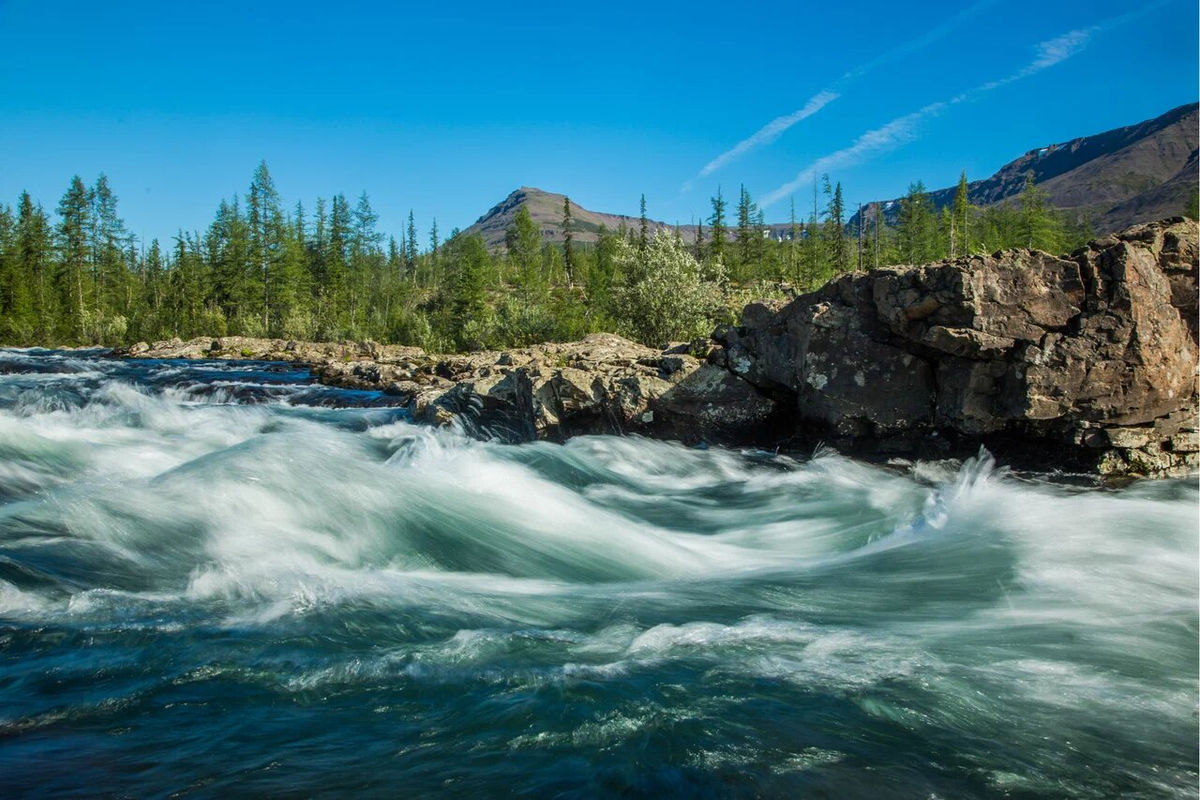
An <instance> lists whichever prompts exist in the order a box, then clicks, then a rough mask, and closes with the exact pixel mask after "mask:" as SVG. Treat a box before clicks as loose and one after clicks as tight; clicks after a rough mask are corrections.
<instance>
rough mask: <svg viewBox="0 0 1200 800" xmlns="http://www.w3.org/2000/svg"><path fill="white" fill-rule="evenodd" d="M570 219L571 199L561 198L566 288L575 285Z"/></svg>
mask: <svg viewBox="0 0 1200 800" xmlns="http://www.w3.org/2000/svg"><path fill="white" fill-rule="evenodd" d="M574 225H575V223H574V221H573V220H572V219H571V198H569V197H567V196H565V195H564V196H563V217H562V229H563V269H564V270H566V273H567V286H574V285H575V232H574Z"/></svg>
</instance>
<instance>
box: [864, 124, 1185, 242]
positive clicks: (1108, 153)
mask: <svg viewBox="0 0 1200 800" xmlns="http://www.w3.org/2000/svg"><path fill="white" fill-rule="evenodd" d="M1198 127H1200V113H1198V109H1197V104H1196V103H1192V104H1190V105H1185V106H1180V107H1179V108H1175V109H1172V110H1170V111H1168V112H1167V113H1165V114H1163V115H1162V116H1160V117H1156V118H1155V119H1151V120H1146V121H1145V122H1140V123H1138V124H1136V125H1129V126H1127V127H1124V128H1117V129H1115V130H1111V131H1106V132H1104V133H1099V134H1096V135H1094V136H1083V137H1081V138H1078V139H1072V140H1071V141H1069V142H1063V143H1061V144H1050V145H1046V146H1045V147H1039V148H1037V149H1036V150H1030V151H1029V152H1027V153H1026V154H1025V155H1023V156H1021V157H1020V158H1018V159H1016V160H1015V161H1011V162H1009V163H1008V164H1005V165H1004V166H1003V167H1001V168H1000V170H999V171H997V172H996V174H994V175H992V176H991V177H990V178H986V179H984V180H981V181H974V182H972V183H970V184H968V186H967V190H968V195H969V196H970V198H971V202H972V203H974V204H975V205H978V206H989V205H994V204H996V203H1000V202H1004V201H1005V200H1009V199H1011V198H1014V197H1016V196H1017V195H1019V194H1020V193H1021V189H1022V187H1023V186H1024V185H1025V174H1026V173H1027V172H1029V171H1030V170H1032V171H1033V175H1034V180H1036V181H1037V183H1038V185H1039V186H1040V187H1041V188H1042V189H1043V190H1044V191H1045V192H1046V194H1047V195H1048V197H1049V199H1050V202H1051V203H1053V204H1054V205H1055V206H1056V207H1058V208H1059V209H1060V210H1062V211H1064V212H1066V213H1068V214H1072V215H1076V216H1078V215H1082V214H1084V213H1086V214H1087V215H1088V216H1089V217H1090V218H1091V221H1092V226H1093V228H1095V230H1096V232H1097V233H1112V232H1114V231H1118V230H1124V229H1125V228H1128V227H1129V226H1130V225H1134V224H1136V223H1138V222H1148V221H1150V220H1155V219H1161V218H1162V217H1169V216H1172V215H1175V214H1178V213H1180V212H1181V211H1182V210H1183V209H1184V207H1185V206H1186V205H1187V202H1188V198H1189V197H1190V196H1191V194H1194V193H1195V192H1196V190H1197V186H1198V183H1200V181H1198V179H1197V145H1198V143H1200V142H1198V139H1200V136H1198V134H1197V130H1198ZM954 191H955V187H953V186H951V187H948V188H945V189H939V190H937V191H934V192H930V199H931V200H932V201H933V203H934V204H935V205H936V206H938V207H939V208H940V207H941V206H944V205H948V204H949V203H950V202H951V201H953V199H954ZM864 205H865V204H864ZM883 206H884V209H885V215H886V216H887V217H888V218H889V219H894V218H895V215H896V212H897V211H898V208H899V202H898V199H893V200H888V201H883ZM856 223H857V220H856V219H854V218H852V219H851V225H852V226H853V225H854V224H856Z"/></svg>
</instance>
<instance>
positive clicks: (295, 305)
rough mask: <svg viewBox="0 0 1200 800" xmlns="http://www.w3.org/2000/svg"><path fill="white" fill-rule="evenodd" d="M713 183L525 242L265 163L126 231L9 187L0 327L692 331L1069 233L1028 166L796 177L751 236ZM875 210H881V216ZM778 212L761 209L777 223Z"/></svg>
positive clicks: (105, 187)
mask: <svg viewBox="0 0 1200 800" xmlns="http://www.w3.org/2000/svg"><path fill="white" fill-rule="evenodd" d="M727 206H728V201H727V200H726V199H725V198H724V197H723V196H721V194H720V193H718V195H717V196H716V197H713V198H712V199H711V207H712V214H711V216H710V217H709V218H708V219H707V220H705V224H703V225H701V226H700V227H699V230H698V235H697V236H694V237H689V238H692V239H695V241H693V242H690V243H688V244H685V243H684V241H683V238H682V237H681V236H680V235H679V234H678V232H676V233H675V234H671V233H665V232H659V233H657V234H654V235H652V234H651V233H649V230H650V225H649V224H648V221H647V219H646V212H645V200H644V198H643V201H642V217H641V224H640V226H639V227H638V228H633V229H619V230H604V229H602V230H601V231H600V233H599V237H598V240H597V241H596V242H595V243H588V244H586V245H583V244H580V243H577V242H576V241H574V237H573V235H572V230H573V228H572V225H573V223H572V220H571V217H570V206H569V204H564V209H563V212H564V216H563V220H562V224H563V229H564V231H565V241H564V242H562V243H549V242H545V241H543V239H542V236H541V234H540V232H539V230H538V227H537V226H536V225H535V224H534V222H533V220H532V219H531V218H530V216H529V213H528V211H527V210H525V209H524V208H522V209H521V210H519V211H518V213H517V216H516V218H515V221H514V223H513V225H512V226H511V227H510V228H509V230H508V231H507V235H506V247H505V248H504V249H503V250H500V251H497V252H489V250H488V249H487V247H486V245H485V244H484V241H483V239H482V238H481V237H479V236H475V235H471V236H468V235H463V234H461V233H459V232H458V231H457V230H455V231H451V232H450V233H449V234H448V235H447V236H445V238H444V239H443V238H441V237H440V236H439V231H438V227H437V223H436V221H434V222H432V223H431V224H430V225H429V227H428V228H427V229H426V231H425V232H424V233H419V232H418V228H417V224H416V220H415V216H414V214H413V213H412V212H409V214H408V221H407V225H406V226H405V227H404V228H403V230H401V231H399V232H398V235H396V234H391V235H389V234H387V233H384V232H383V231H380V230H379V227H378V219H379V218H378V215H377V214H376V213H375V211H374V210H373V209H372V207H371V204H370V201H369V199H368V197H367V195H366V194H365V193H363V194H361V195H360V196H359V197H358V198H357V200H355V201H351V200H349V199H347V197H346V196H345V195H342V194H336V195H333V197H332V198H329V199H325V198H317V199H316V201H315V202H313V203H312V204H311V205H305V204H304V203H301V202H298V203H296V204H295V205H287V204H285V202H284V200H283V198H281V197H280V196H279V193H278V192H277V190H276V188H275V186H274V183H273V181H272V179H271V175H270V172H269V171H268V169H267V165H266V164H265V163H262V164H260V165H259V166H258V168H257V169H256V170H255V171H254V173H253V176H252V178H251V181H250V185H249V188H248V189H247V190H246V191H245V193H244V194H240V195H238V194H235V195H233V197H232V198H231V199H228V200H223V201H221V202H220V204H219V205H218V207H217V209H216V213H215V215H214V218H213V220H212V222H211V224H210V225H209V226H208V228H207V229H206V230H204V231H184V230H180V231H179V233H177V234H176V235H175V236H174V237H173V238H172V240H171V241H169V242H160V241H158V240H152V241H150V242H141V241H138V240H137V239H136V238H135V237H134V236H133V235H131V234H130V232H129V231H128V229H127V227H126V225H125V223H124V222H123V220H122V218H121V215H120V212H119V209H118V201H117V197H116V196H115V194H114V193H113V191H112V189H111V187H110V186H109V182H108V179H107V178H106V176H104V175H103V174H102V175H100V176H99V177H98V178H96V179H95V181H94V182H93V183H92V184H91V185H90V186H89V185H88V184H87V183H85V181H84V180H82V179H81V178H80V177H78V176H76V177H74V178H72V179H71V181H70V183H69V185H68V187H67V189H66V191H65V193H64V194H63V196H62V198H61V199H60V200H59V201H58V203H57V205H56V206H55V207H54V208H53V209H52V210H47V208H46V207H45V206H43V205H42V204H41V203H39V202H38V201H36V200H35V199H34V198H32V197H30V195H29V194H28V193H27V192H24V193H22V194H21V195H20V197H19V198H18V199H17V200H16V204H15V207H10V206H7V205H0V341H2V342H3V343H4V344H10V345H116V344H123V343H129V342H134V341H138V340H157V339H166V338H171V337H176V336H178V337H181V338H185V339H186V338H189V337H193V336H202V335H211V336H224V335H245V336H270V337H283V338H290V339H305V340H324V341H328V340H343V339H374V340H378V341H381V342H388V343H399V344H411V345H419V346H422V347H425V348H426V349H429V350H434V351H452V350H470V349H478V348H484V347H488V348H501V347H510V346H519V345H524V344H530V343H534V342H541V341H555V340H560V341H561V340H570V339H577V338H579V337H581V336H584V335H586V334H588V333H591V332H596V331H614V332H617V333H622V334H625V335H627V336H631V337H633V338H635V339H638V340H641V341H643V342H646V343H650V344H662V343H663V342H665V341H668V340H682V339H690V338H693V337H696V336H701V335H704V334H706V333H707V332H708V331H709V330H711V328H712V326H713V324H715V323H716V322H719V321H722V320H723V319H725V318H729V317H730V316H731V314H732V309H735V308H740V307H741V305H742V304H743V303H744V302H745V301H746V300H748V299H752V298H754V297H761V296H779V295H788V294H792V293H795V292H798V291H803V290H807V289H811V288H815V287H816V286H819V285H820V284H822V283H824V282H825V281H826V280H828V279H829V278H831V277H833V276H834V275H837V274H839V273H841V272H845V271H848V270H853V269H859V268H872V267H876V266H884V265H888V264H919V263H926V262H930V261H935V260H937V259H940V258H946V257H956V256H961V255H966V254H970V253H978V252H992V251H995V250H998V249H1001V248H1005V247H1033V248H1038V249H1042V250H1048V251H1051V252H1066V251H1068V250H1070V249H1072V248H1073V247H1075V246H1077V245H1079V244H1081V243H1082V242H1084V241H1086V240H1087V239H1088V238H1089V236H1090V233H1091V232H1090V230H1089V229H1088V226H1087V224H1086V220H1084V221H1078V220H1077V221H1073V222H1068V221H1066V220H1065V219H1064V218H1063V217H1062V216H1061V215H1060V214H1059V213H1058V212H1057V211H1055V209H1053V208H1052V207H1051V206H1050V205H1049V204H1048V203H1047V201H1046V198H1045V196H1044V195H1043V194H1042V193H1041V191H1040V190H1039V189H1038V187H1037V186H1035V185H1034V184H1033V183H1032V180H1030V181H1029V182H1027V184H1026V187H1025V191H1024V192H1023V193H1022V194H1021V195H1020V197H1018V198H1017V200H1016V201H1015V202H1011V203H1007V204H1000V205H995V206H991V207H988V208H986V209H979V208H975V207H973V206H972V205H971V204H970V203H969V201H968V197H967V184H966V176H965V175H963V177H962V179H961V181H960V184H959V189H958V192H957V194H956V196H955V198H954V201H953V203H952V204H951V205H950V206H948V207H945V208H941V209H937V208H935V207H934V206H933V204H932V203H931V202H930V200H929V197H928V195H927V194H926V192H925V189H924V187H923V185H922V184H921V183H919V182H918V183H916V184H914V185H913V186H911V187H910V190H909V192H908V194H907V196H906V197H905V198H904V199H903V200H901V201H900V203H899V209H898V212H897V213H892V214H890V215H889V214H885V213H884V212H883V210H882V209H881V208H880V207H878V206H877V205H872V206H868V207H866V208H864V209H863V211H862V213H861V214H860V215H859V216H858V217H857V219H858V220H861V223H860V224H856V225H855V226H853V227H851V226H850V225H848V224H847V221H848V218H849V215H848V212H847V208H846V205H845V202H844V200H843V190H842V186H841V184H840V183H831V182H830V180H829V179H828V177H826V178H825V179H824V181H823V184H822V185H821V186H819V187H814V191H813V198H812V205H811V207H810V208H809V209H808V213H807V216H806V218H803V219H797V216H796V213H795V210H794V207H793V210H792V213H791V220H792V221H791V224H790V226H788V230H787V233H786V235H783V236H769V235H767V229H766V227H765V225H764V223H763V213H762V211H761V210H760V209H759V208H758V207H757V206H756V204H755V202H754V200H753V198H752V197H751V196H750V194H749V192H747V191H746V190H745V189H744V188H743V189H741V191H740V192H739V196H738V200H737V205H736V208H735V209H729V208H728V207H727ZM889 216H890V218H891V219H890V221H889ZM776 228H778V226H776Z"/></svg>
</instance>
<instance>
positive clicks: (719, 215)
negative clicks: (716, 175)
mask: <svg viewBox="0 0 1200 800" xmlns="http://www.w3.org/2000/svg"><path fill="white" fill-rule="evenodd" d="M712 210H713V213H712V216H711V217H709V218H708V226H709V228H710V229H711V230H712V246H711V247H710V248H709V250H710V251H711V252H712V257H713V260H714V261H720V260H721V257H722V256H723V255H724V254H725V198H723V197H722V196H721V187H720V186H718V187H717V194H716V196H715V197H713V198H712Z"/></svg>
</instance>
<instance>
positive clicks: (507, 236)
mask: <svg viewBox="0 0 1200 800" xmlns="http://www.w3.org/2000/svg"><path fill="white" fill-rule="evenodd" d="M504 243H505V245H506V246H507V247H508V258H509V261H511V262H512V265H513V271H514V273H515V274H514V278H515V281H516V284H517V286H518V288H519V289H520V290H521V292H522V295H523V297H524V299H525V302H526V304H528V303H529V302H530V299H531V297H532V296H533V295H534V294H536V293H537V292H538V291H539V289H540V288H541V284H542V280H541V274H540V272H541V271H540V269H539V268H540V266H541V253H542V237H541V234H540V233H539V232H538V228H537V225H536V224H535V223H534V221H533V217H531V216H530V215H529V209H528V208H527V207H526V206H521V207H520V208H518V209H517V213H516V215H514V217H513V222H512V224H511V225H509V226H508V230H506V231H505V233H504Z"/></svg>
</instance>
